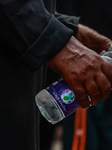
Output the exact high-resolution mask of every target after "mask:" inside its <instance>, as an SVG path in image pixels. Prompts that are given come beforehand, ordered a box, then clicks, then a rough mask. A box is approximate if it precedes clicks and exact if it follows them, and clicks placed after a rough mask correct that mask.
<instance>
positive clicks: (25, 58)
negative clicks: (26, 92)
mask: <svg viewBox="0 0 112 150" xmlns="http://www.w3.org/2000/svg"><path fill="white" fill-rule="evenodd" d="M72 35H73V31H72V30H71V29H69V28H67V27H66V26H65V25H63V24H62V23H61V22H60V21H58V20H57V19H56V18H55V17H54V15H52V17H51V19H50V21H49V23H48V25H47V27H46V28H45V29H44V31H43V32H42V33H41V35H40V36H39V38H38V39H37V40H36V41H35V42H34V43H33V44H32V45H31V46H30V47H29V48H28V49H27V50H26V52H25V53H23V54H22V55H21V56H20V57H19V58H18V59H19V60H20V61H22V62H23V63H24V64H25V65H26V66H27V67H28V68H29V69H30V70H32V71H35V70H38V69H39V67H40V66H41V65H42V64H43V63H44V62H45V61H46V60H48V59H50V58H52V57H53V56H54V55H56V54H57V53H58V51H59V50H61V49H62V48H63V47H64V46H65V45H66V44H67V42H68V41H69V39H70V37H71V36H72Z"/></svg>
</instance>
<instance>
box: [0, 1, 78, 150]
mask: <svg viewBox="0 0 112 150" xmlns="http://www.w3.org/2000/svg"><path fill="white" fill-rule="evenodd" d="M44 4H45V6H44ZM54 12H55V1H53V0H44V3H43V1H42V0H27V1H25V0H10V1H9V0H0V91H1V92H0V150H39V144H38V139H39V120H38V118H39V113H38V109H37V107H36V104H35V95H36V94H37V93H38V92H39V91H40V90H41V89H42V88H44V87H45V82H44V81H45V76H46V73H45V68H46V67H45V68H44V67H43V66H42V64H43V63H44V62H45V60H46V59H48V58H49V57H52V56H53V55H55V54H56V53H57V52H58V51H59V50H60V49H61V48H62V47H63V46H64V45H65V44H66V43H67V42H68V40H69V38H70V36H71V35H73V32H77V25H76V24H74V26H75V28H76V30H74V31H73V30H72V29H69V28H68V27H66V26H65V25H64V24H63V23H61V22H60V21H58V19H56V17H54V16H53V15H52V14H54ZM51 34H52V36H51V38H50V35H51ZM75 34H76V33H75ZM52 38H53V39H52ZM49 43H50V44H49ZM44 45H45V46H44ZM55 48H56V49H55ZM29 55H30V56H29ZM35 57H36V58H35ZM39 66H41V68H40V69H39ZM29 68H30V70H36V71H35V72H31V71H30V70H29ZM37 69H38V70H37ZM48 80H49V77H48ZM43 136H44V135H43ZM43 142H44V141H43ZM43 144H44V143H43Z"/></svg>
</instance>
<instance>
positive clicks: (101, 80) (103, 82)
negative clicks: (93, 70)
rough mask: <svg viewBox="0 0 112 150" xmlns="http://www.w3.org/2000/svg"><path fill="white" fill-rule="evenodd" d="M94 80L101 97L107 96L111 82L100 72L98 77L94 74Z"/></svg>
mask: <svg viewBox="0 0 112 150" xmlns="http://www.w3.org/2000/svg"><path fill="white" fill-rule="evenodd" d="M95 80H96V83H97V84H98V86H99V88H100V91H101V93H100V95H101V99H106V98H108V97H109V95H110V91H111V83H110V81H109V80H108V78H107V77H106V76H105V75H104V74H103V73H102V74H100V76H99V77H98V76H96V79H95Z"/></svg>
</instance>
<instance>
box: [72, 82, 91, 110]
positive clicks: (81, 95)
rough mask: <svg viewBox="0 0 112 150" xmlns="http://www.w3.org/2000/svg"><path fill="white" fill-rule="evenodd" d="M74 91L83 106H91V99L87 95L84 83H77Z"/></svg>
mask: <svg viewBox="0 0 112 150" xmlns="http://www.w3.org/2000/svg"><path fill="white" fill-rule="evenodd" d="M73 91H74V93H75V96H76V98H77V100H78V101H79V104H80V105H81V107H82V108H89V107H90V101H89V98H88V96H87V93H86V90H85V88H84V87H83V85H82V84H75V87H74V88H73Z"/></svg>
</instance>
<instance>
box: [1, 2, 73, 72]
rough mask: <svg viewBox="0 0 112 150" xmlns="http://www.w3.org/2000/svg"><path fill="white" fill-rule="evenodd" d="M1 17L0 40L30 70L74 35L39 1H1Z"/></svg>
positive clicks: (39, 64)
mask: <svg viewBox="0 0 112 150" xmlns="http://www.w3.org/2000/svg"><path fill="white" fill-rule="evenodd" d="M0 17H1V22H0V33H1V38H0V40H4V41H5V43H6V44H10V45H11V46H12V48H13V49H14V50H15V51H16V53H17V56H18V59H19V60H21V61H22V62H23V63H24V64H25V65H27V66H28V67H29V68H30V69H31V70H37V69H38V68H39V67H40V66H41V65H42V64H43V63H44V62H45V61H46V60H47V59H49V58H51V57H52V56H54V55H55V54H56V53H57V52H58V51H59V50H61V49H62V48H63V47H64V46H65V45H66V43H67V42H68V40H69V39H70V37H71V36H72V35H73V31H72V30H71V29H69V28H68V27H66V26H65V25H63V24H62V23H61V22H60V21H58V19H56V17H55V16H54V15H52V14H50V13H49V12H48V11H47V10H46V9H45V7H44V4H43V2H42V0H37V1H36V0H27V1H25V0H10V1H9V0H1V1H0Z"/></svg>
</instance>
